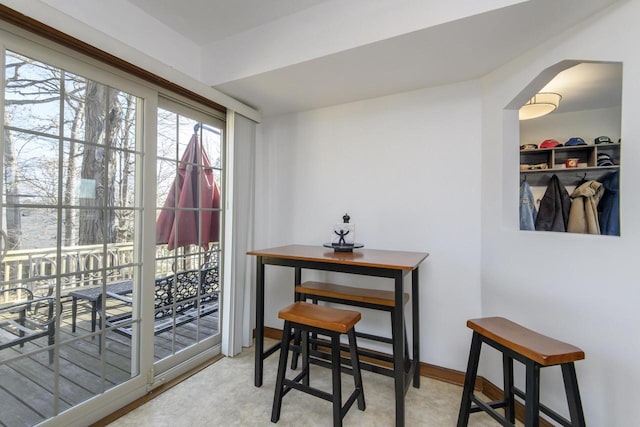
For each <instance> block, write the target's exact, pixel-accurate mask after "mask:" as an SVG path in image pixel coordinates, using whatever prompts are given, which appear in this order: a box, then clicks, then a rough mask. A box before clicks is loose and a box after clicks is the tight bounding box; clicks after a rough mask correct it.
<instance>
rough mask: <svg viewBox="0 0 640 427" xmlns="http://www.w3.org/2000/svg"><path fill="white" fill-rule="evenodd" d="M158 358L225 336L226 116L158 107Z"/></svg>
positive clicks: (176, 359) (175, 359) (165, 365)
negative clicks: (222, 326) (222, 293)
mask: <svg viewBox="0 0 640 427" xmlns="http://www.w3.org/2000/svg"><path fill="white" fill-rule="evenodd" d="M157 144H158V147H157V153H158V156H157V178H158V180H157V192H156V244H157V245H158V246H157V250H156V269H155V272H156V280H155V285H154V286H155V291H154V292H155V298H154V299H155V306H154V315H155V319H156V324H155V329H154V333H155V340H154V360H155V361H156V362H157V363H156V372H157V373H162V372H164V371H166V370H167V369H170V368H171V367H172V366H175V364H176V363H180V362H181V361H183V360H185V359H186V358H189V357H191V356H192V355H193V354H196V353H198V352H200V351H202V350H203V349H206V348H209V349H210V348H212V347H213V346H215V345H217V344H219V343H220V337H221V335H220V308H221V307H220V303H221V298H220V291H221V288H220V285H221V281H220V275H221V265H222V264H221V261H222V246H221V242H222V201H223V196H224V194H223V188H224V187H223V185H222V184H223V183H222V177H223V166H224V163H223V159H224V156H223V154H224V153H223V147H224V122H223V121H222V120H221V119H219V118H216V117H212V116H210V115H204V114H202V113H200V112H198V111H196V110H194V109H190V108H187V107H185V106H183V105H181V104H178V103H175V102H171V101H168V100H164V99H161V101H160V108H159V109H158V138H157Z"/></svg>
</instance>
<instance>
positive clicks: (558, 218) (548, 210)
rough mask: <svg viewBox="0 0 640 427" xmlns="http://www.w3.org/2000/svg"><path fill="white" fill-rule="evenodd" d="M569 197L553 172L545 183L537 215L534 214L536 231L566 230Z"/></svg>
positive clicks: (569, 204)
mask: <svg viewBox="0 0 640 427" xmlns="http://www.w3.org/2000/svg"><path fill="white" fill-rule="evenodd" d="M570 207H571V198H570V197H569V193H568V192H567V189H566V188H564V185H562V183H561V182H560V179H559V178H558V176H557V175H556V174H553V176H552V177H551V179H550V180H549V184H548V185H547V191H545V193H544V196H543V197H542V201H540V208H539V209H538V216H536V230H538V231H567V222H568V221H569V208H570Z"/></svg>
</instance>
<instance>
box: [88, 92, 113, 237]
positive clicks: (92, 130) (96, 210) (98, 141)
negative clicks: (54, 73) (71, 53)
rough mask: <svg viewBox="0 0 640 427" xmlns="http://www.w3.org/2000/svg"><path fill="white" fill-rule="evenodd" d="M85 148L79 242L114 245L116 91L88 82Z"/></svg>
mask: <svg viewBox="0 0 640 427" xmlns="http://www.w3.org/2000/svg"><path fill="white" fill-rule="evenodd" d="M85 118H86V122H85V139H86V141H87V143H88V144H86V145H85V147H84V151H83V155H82V171H81V179H82V185H85V186H86V188H85V189H84V190H82V189H81V193H83V194H84V195H85V196H89V197H83V198H81V199H80V205H81V206H83V207H87V209H83V210H81V211H80V224H79V225H80V228H79V236H78V239H79V243H80V244H81V245H87V244H95V243H103V242H107V243H111V242H115V233H114V229H113V224H114V217H115V215H114V212H113V210H112V209H106V208H108V207H113V206H114V203H115V193H114V182H115V167H114V159H115V157H114V154H115V152H114V150H112V147H113V146H114V142H115V141H116V140H117V137H118V135H119V133H120V126H121V124H122V109H121V106H120V104H119V103H118V92H117V91H115V90H113V89H111V88H109V87H108V86H105V85H102V84H99V83H96V82H93V81H88V82H87V88H86V98H85Z"/></svg>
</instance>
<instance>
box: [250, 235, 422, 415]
mask: <svg viewBox="0 0 640 427" xmlns="http://www.w3.org/2000/svg"><path fill="white" fill-rule="evenodd" d="M247 254H248V255H254V256H256V257H257V271H256V333H255V335H256V350H255V386H256V387H260V386H262V376H263V362H264V359H266V358H267V357H269V356H270V355H271V354H273V353H274V352H276V351H277V350H278V349H279V348H280V344H279V343H278V344H276V345H274V346H273V347H271V348H269V349H267V350H266V351H265V349H264V293H265V284H264V266H265V265H277V266H286V267H293V268H294V269H295V283H294V284H293V285H294V286H295V285H299V284H300V283H301V280H302V269H303V268H304V269H310V270H324V271H335V272H340V273H350V274H358V275H363V276H373V277H386V278H389V279H392V280H393V283H394V294H395V307H394V309H393V313H392V316H393V318H394V321H393V328H394V331H393V336H394V337H396V338H395V340H394V342H393V361H394V374H393V377H394V381H395V398H396V426H398V427H400V426H404V395H405V393H406V391H407V390H408V388H409V384H410V382H411V378H413V386H414V387H415V388H419V387H420V369H419V363H420V319H419V306H418V302H419V297H418V267H419V265H420V263H422V261H424V260H425V259H426V258H427V257H428V256H429V254H428V253H424V252H402V251H386V250H377V249H354V250H353V252H334V251H333V249H330V248H325V247H322V246H305V245H289V246H281V247H277V248H270V249H261V250H255V251H250V252H247ZM409 272H411V312H412V326H413V358H412V361H411V366H410V367H409V369H408V371H407V372H405V370H404V362H403V358H404V350H403V349H404V346H405V342H404V340H405V334H404V333H403V325H404V322H403V319H404V303H403V293H404V291H403V279H404V276H405V275H406V274H408V273H409ZM292 290H293V287H292Z"/></svg>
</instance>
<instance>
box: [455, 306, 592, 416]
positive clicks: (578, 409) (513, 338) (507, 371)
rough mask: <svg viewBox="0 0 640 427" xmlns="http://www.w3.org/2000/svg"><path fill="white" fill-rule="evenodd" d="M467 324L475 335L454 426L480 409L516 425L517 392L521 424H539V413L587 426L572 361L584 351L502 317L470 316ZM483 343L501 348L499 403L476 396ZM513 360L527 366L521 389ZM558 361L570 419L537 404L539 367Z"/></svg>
mask: <svg viewBox="0 0 640 427" xmlns="http://www.w3.org/2000/svg"><path fill="white" fill-rule="evenodd" d="M467 326H468V327H469V328H470V329H472V330H473V338H472V341H471V350H470V352H469V363H468V365H467V373H466V377H465V383H464V390H463V392H462V402H461V404H460V412H459V414H458V427H464V426H466V425H467V423H468V421H469V415H470V414H471V413H473V412H479V411H485V412H486V413H488V414H489V415H490V416H491V417H493V418H494V419H496V420H497V421H498V422H500V423H501V424H502V425H515V396H518V397H520V398H521V399H523V400H524V403H525V419H524V424H525V427H534V426H535V427H537V426H538V424H539V421H540V412H542V413H544V414H545V415H547V416H549V417H550V418H551V419H553V420H554V421H556V422H558V423H560V424H561V425H563V426H580V427H583V426H584V425H585V420H584V414H583V411H582V402H581V400H580V392H579V390H578V380H577V376H576V371H575V366H574V362H576V361H578V360H582V359H584V357H585V355H584V352H583V351H582V350H580V349H579V348H578V347H575V346H573V345H571V344H567V343H565V342H562V341H558V340H556V339H554V338H550V337H548V336H546V335H542V334H540V333H538V332H535V331H532V330H531V329H528V328H525V327H524V326H521V325H519V324H517V323H515V322H512V321H511V320H508V319H505V318H503V317H487V318H481V319H471V320H468V321H467ZM482 344H487V345H490V346H491V347H493V348H495V349H497V350H498V351H500V352H502V356H503V376H504V395H503V397H504V398H503V399H502V400H500V401H497V402H484V401H482V400H480V399H479V398H477V397H476V396H475V395H474V386H475V380H476V374H477V371H478V364H479V359H480V349H481V346H482ZM514 359H515V360H518V361H519V362H521V363H523V364H524V365H525V367H526V391H525V392H523V391H522V390H519V389H518V388H516V387H515V386H514V383H513V360H514ZM556 365H560V367H561V370H562V375H563V378H564V384H565V392H566V395H567V402H568V405H569V414H570V420H567V419H566V418H564V417H562V416H561V415H560V414H558V413H557V412H555V411H553V410H552V409H550V408H548V407H546V406H545V405H542V404H540V368H543V367H548V366H556ZM473 404H475V405H473ZM498 408H504V409H505V412H504V416H503V415H501V414H500V413H498V412H497V411H496V410H495V409H498ZM509 423H510V424H509Z"/></svg>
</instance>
